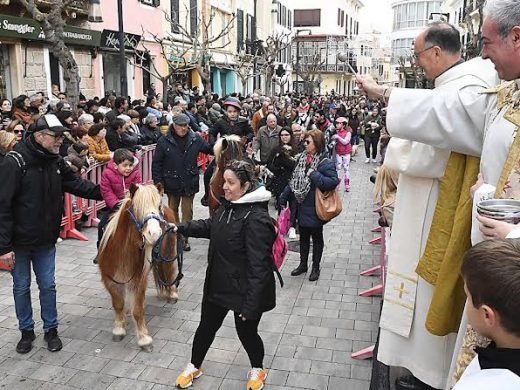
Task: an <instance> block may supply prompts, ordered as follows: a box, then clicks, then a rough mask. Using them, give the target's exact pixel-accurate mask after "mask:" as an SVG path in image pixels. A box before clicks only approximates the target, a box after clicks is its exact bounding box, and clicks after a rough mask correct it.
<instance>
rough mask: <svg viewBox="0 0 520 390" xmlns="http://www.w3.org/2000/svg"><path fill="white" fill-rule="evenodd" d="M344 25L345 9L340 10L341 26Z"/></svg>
mask: <svg viewBox="0 0 520 390" xmlns="http://www.w3.org/2000/svg"><path fill="white" fill-rule="evenodd" d="M344 25H345V11H341V27H343V26H344Z"/></svg>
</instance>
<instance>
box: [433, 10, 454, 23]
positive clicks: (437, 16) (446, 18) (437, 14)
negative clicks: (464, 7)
mask: <svg viewBox="0 0 520 390" xmlns="http://www.w3.org/2000/svg"><path fill="white" fill-rule="evenodd" d="M443 18H444V19H443ZM428 20H429V21H430V22H446V23H449V21H450V14H445V13H442V12H431V13H430V17H429V18H428Z"/></svg>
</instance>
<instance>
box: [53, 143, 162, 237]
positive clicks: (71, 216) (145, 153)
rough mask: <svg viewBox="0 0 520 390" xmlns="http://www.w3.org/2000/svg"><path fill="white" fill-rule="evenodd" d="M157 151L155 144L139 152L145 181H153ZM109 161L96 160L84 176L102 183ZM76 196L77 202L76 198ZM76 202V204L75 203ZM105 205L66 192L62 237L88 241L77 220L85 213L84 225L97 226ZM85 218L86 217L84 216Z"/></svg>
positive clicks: (103, 202) (94, 181) (142, 175)
mask: <svg viewBox="0 0 520 390" xmlns="http://www.w3.org/2000/svg"><path fill="white" fill-rule="evenodd" d="M154 153H155V145H148V146H143V148H142V149H141V152H140V153H139V154H137V158H138V159H139V162H140V167H141V177H142V179H143V183H145V184H149V183H152V182H153V181H152V159H153V155H154ZM106 165H107V163H99V162H96V163H94V164H92V165H91V166H90V167H89V169H88V170H87V172H86V173H85V174H84V175H83V178H85V179H87V180H90V181H91V182H93V183H96V184H99V183H101V174H102V173H103V170H104V169H105V166H106ZM74 198H75V202H74V200H73V199H74ZM74 203H75V204H74ZM104 207H105V201H97V200H90V199H82V198H80V197H77V196H76V197H73V196H72V195H71V194H68V193H67V194H65V204H64V215H63V218H62V220H61V227H62V230H61V233H60V237H61V238H63V239H65V238H75V239H78V240H83V241H88V238H87V237H86V236H85V235H84V234H82V233H81V232H79V231H78V230H77V229H76V226H75V225H76V221H77V220H79V219H81V218H82V216H83V215H85V216H86V218H87V220H86V221H85V222H84V223H83V226H85V227H90V226H97V224H98V223H99V218H98V213H99V211H100V210H102V209H103V208H104ZM84 218H85V217H84Z"/></svg>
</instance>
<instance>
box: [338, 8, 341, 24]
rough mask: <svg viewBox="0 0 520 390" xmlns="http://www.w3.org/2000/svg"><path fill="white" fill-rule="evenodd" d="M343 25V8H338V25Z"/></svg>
mask: <svg viewBox="0 0 520 390" xmlns="http://www.w3.org/2000/svg"><path fill="white" fill-rule="evenodd" d="M339 25H341V10H340V9H339V8H338V26H339Z"/></svg>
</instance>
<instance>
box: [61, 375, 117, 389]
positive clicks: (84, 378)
mask: <svg viewBox="0 0 520 390" xmlns="http://www.w3.org/2000/svg"><path fill="white" fill-rule="evenodd" d="M115 380H116V377H115V376H110V375H104V374H99V373H94V372H88V371H78V372H77V373H76V374H75V375H74V376H73V377H72V378H71V379H70V380H69V381H68V382H67V384H68V385H71V386H74V387H77V388H80V389H86V390H91V389H92V390H105V389H107V388H108V387H109V386H110V385H111V384H112V383H113V382H114V381H115Z"/></svg>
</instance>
